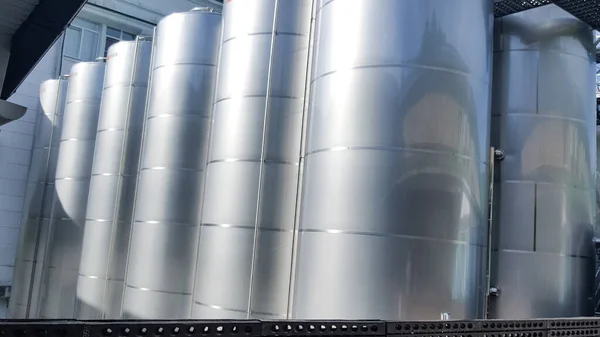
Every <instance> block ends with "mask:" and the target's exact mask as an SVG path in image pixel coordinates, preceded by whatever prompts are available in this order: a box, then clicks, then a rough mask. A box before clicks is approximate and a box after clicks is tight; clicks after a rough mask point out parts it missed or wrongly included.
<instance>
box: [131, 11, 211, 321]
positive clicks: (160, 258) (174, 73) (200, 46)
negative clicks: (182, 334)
mask: <svg viewBox="0 0 600 337" xmlns="http://www.w3.org/2000/svg"><path fill="white" fill-rule="evenodd" d="M220 37H221V15H220V14H217V13H211V12H206V11H203V10H196V11H191V12H187V13H177V14H173V15H170V16H168V17H166V18H164V19H163V20H161V21H160V23H159V24H158V26H157V29H156V32H155V39H154V43H155V47H154V48H155V49H154V56H153V59H154V60H153V65H152V75H151V80H150V83H151V84H150V89H149V90H150V92H149V94H148V95H149V100H148V106H147V111H146V117H145V118H146V119H145V126H144V129H145V132H144V138H143V144H142V159H141V164H140V170H139V178H138V179H139V180H138V187H137V191H136V202H135V209H134V218H133V219H134V222H133V225H132V231H131V240H130V248H129V249H130V252H129V261H128V263H127V272H126V281H125V284H126V287H125V294H124V302H123V316H124V317H126V318H127V317H129V318H145V319H152V318H155V319H157V318H186V317H189V316H190V309H191V301H192V292H193V282H194V266H195V260H196V251H197V249H198V247H197V245H198V233H199V230H198V229H199V225H200V205H201V191H202V186H203V181H204V171H205V167H206V152H207V148H208V134H209V127H210V116H211V111H212V100H213V92H214V86H215V80H216V68H217V67H216V65H217V59H218V53H219V48H218V47H219V39H220Z"/></svg>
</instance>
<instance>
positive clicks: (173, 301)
mask: <svg viewBox="0 0 600 337" xmlns="http://www.w3.org/2000/svg"><path fill="white" fill-rule="evenodd" d="M125 286H126V287H127V288H125V295H124V296H125V300H124V302H123V316H122V317H123V318H124V319H128V318H129V319H140V318H142V317H143V318H144V319H181V317H186V316H189V314H190V306H191V305H192V295H191V294H187V295H184V294H173V293H161V292H156V291H152V290H150V289H136V288H132V287H131V286H128V285H125Z"/></svg>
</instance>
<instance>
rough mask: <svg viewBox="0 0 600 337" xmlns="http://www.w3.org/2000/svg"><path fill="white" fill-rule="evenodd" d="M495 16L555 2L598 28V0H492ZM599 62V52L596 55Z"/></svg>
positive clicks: (599, 23)
mask: <svg viewBox="0 0 600 337" xmlns="http://www.w3.org/2000/svg"><path fill="white" fill-rule="evenodd" d="M494 2H495V8H494V14H495V15H496V17H502V16H505V15H510V14H514V13H518V12H522V11H526V10H528V9H532V8H536V7H540V6H545V5H549V4H552V3H553V4H555V5H557V6H559V7H561V8H562V9H564V10H566V11H567V12H569V13H571V14H572V15H573V16H575V17H576V18H579V19H580V20H582V21H584V22H586V23H587V24H589V25H590V26H591V27H592V28H594V29H596V30H600V0H494ZM596 62H598V63H600V53H599V54H598V55H596Z"/></svg>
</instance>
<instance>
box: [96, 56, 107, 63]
mask: <svg viewBox="0 0 600 337" xmlns="http://www.w3.org/2000/svg"><path fill="white" fill-rule="evenodd" d="M95 61H96V62H106V57H98V58H96V59H95Z"/></svg>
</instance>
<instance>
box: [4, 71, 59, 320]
mask: <svg viewBox="0 0 600 337" xmlns="http://www.w3.org/2000/svg"><path fill="white" fill-rule="evenodd" d="M66 94H67V80H66V79H56V80H47V81H44V82H43V83H42V84H41V86H40V113H38V116H37V118H36V122H35V124H36V125H35V139H34V141H33V150H32V155H31V165H30V167H29V172H28V176H27V190H26V194H25V203H24V206H23V218H22V220H21V231H20V233H19V245H18V247H19V249H18V251H17V257H16V259H15V271H14V277H13V285H12V289H11V301H10V312H11V317H12V318H29V317H35V315H36V313H37V304H38V299H39V290H40V280H41V278H40V277H41V270H42V269H43V264H44V256H43V252H44V251H45V249H44V245H43V244H44V243H45V242H46V240H47V235H48V231H47V230H48V224H49V220H50V209H51V205H52V196H53V195H54V175H55V170H56V160H57V158H58V145H59V139H60V127H61V123H62V115H63V110H64V107H65V98H66Z"/></svg>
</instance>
